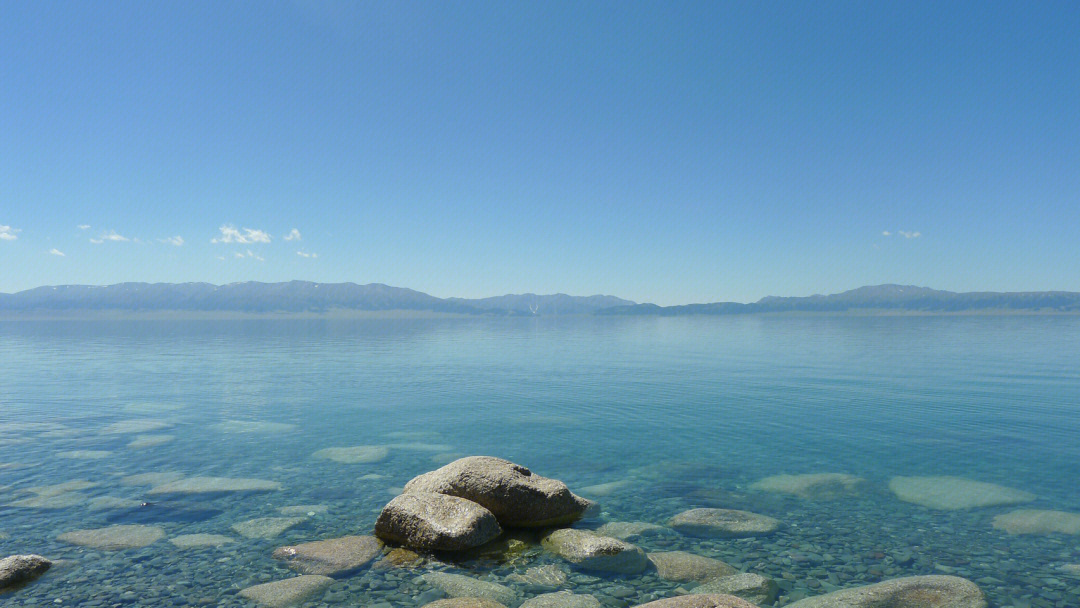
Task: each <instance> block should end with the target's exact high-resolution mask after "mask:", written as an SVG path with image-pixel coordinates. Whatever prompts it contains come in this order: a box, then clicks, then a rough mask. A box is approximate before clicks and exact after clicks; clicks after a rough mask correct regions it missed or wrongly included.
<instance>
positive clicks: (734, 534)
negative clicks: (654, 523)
mask: <svg viewBox="0 0 1080 608" xmlns="http://www.w3.org/2000/svg"><path fill="white" fill-rule="evenodd" d="M669 525H670V526H671V527H672V528H674V529H676V530H678V531H679V532H682V533H683V534H686V535H689V536H699V537H717V538H740V537H746V536H767V535H769V534H772V533H774V532H776V531H777V530H779V529H780V525H781V524H780V520H778V519H774V518H772V517H769V516H767V515H759V514H757V513H751V512H749V511H738V510H735V509H707V508H706V509H690V510H689V511H683V512H682V513H679V514H678V515H676V516H675V517H673V518H671V522H670V524H669Z"/></svg>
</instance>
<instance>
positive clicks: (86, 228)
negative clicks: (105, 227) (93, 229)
mask: <svg viewBox="0 0 1080 608" xmlns="http://www.w3.org/2000/svg"><path fill="white" fill-rule="evenodd" d="M76 228H78V229H79V230H89V229H90V224H79V225H78V226H76Z"/></svg>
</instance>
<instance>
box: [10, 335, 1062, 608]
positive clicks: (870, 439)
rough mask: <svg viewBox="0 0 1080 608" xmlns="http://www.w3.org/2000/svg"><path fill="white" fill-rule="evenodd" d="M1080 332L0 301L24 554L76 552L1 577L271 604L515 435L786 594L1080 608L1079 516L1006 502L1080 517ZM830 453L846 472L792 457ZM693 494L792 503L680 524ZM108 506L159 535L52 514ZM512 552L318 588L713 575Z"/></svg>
mask: <svg viewBox="0 0 1080 608" xmlns="http://www.w3.org/2000/svg"><path fill="white" fill-rule="evenodd" d="M1078 336H1080V319H1078V318H1076V317H888V318H874V317H866V318H770V317H741V318H740V317H728V318H674V319H670V318H669V319H648V318H643V319H618V318H600V319H592V318H538V319H453V320H419V319H413V320H398V321H386V320H370V321H369V320H363V321H318V320H316V321H244V322H235V321H233V322H206V321H197V322H195V321H192V322H164V321H161V322H155V321H146V322H54V323H50V322H24V323H14V322H0V361H2V362H3V364H2V365H0V504H2V505H14V506H3V507H0V554H3V555H7V554H11V553H27V552H36V553H41V554H44V555H46V556H49V557H50V558H53V559H59V560H65V561H62V562H61V563H60V565H59V566H57V567H56V568H55V570H54V571H52V572H50V573H49V574H47V575H46V577H45V578H43V579H41V580H40V581H39V582H37V583H35V584H33V585H30V586H28V587H27V588H25V589H22V590H20V591H18V592H17V593H12V594H5V595H4V596H2V600H3V601H4V602H5V603H10V604H11V605H15V606H19V605H44V604H46V603H52V602H55V600H61V601H62V603H65V604H69V605H79V606H84V605H85V606H111V605H114V604H117V603H123V604H125V605H146V606H151V605H153V606H160V605H179V606H186V605H199V604H209V605H225V606H233V605H237V606H239V605H248V603H247V600H244V599H243V598H241V597H239V596H238V595H237V591H238V590H239V589H241V588H244V587H248V586H250V585H253V584H258V583H263V582H268V581H273V580H279V579H282V578H286V577H289V576H291V575H292V573H291V571H289V570H288V569H287V568H285V566H284V565H283V564H282V563H281V562H279V561H277V560H274V559H272V558H271V556H270V554H271V552H272V551H273V549H274V548H275V547H278V546H281V545H286V544H294V543H298V542H306V541H309V540H318V539H322V538H331V537H334V536H342V535H346V534H358V533H359V534H365V533H369V532H370V530H371V528H372V525H373V523H374V520H375V517H376V515H377V514H378V512H379V510H380V508H381V507H382V505H383V504H385V502H386V501H387V500H389V499H390V498H391V497H392V495H393V492H395V491H396V489H397V488H400V487H401V486H402V485H404V483H405V482H406V481H408V479H410V478H411V477H413V476H414V475H417V474H419V473H422V472H425V471H428V470H431V469H433V468H436V467H438V466H440V465H441V464H444V463H446V462H449V461H450V460H453V459H454V458H457V457H459V456H462V455H468V454H491V455H498V456H502V457H504V458H508V459H511V460H514V461H516V462H520V463H522V464H525V465H527V466H529V467H531V468H532V469H533V470H535V471H537V472H539V473H541V474H544V475H547V476H551V477H557V478H560V479H562V480H564V481H566V482H567V483H568V484H569V485H570V486H571V488H574V489H576V490H578V491H579V493H582V494H584V495H587V496H591V497H593V498H596V499H597V500H599V501H600V502H601V507H602V508H601V511H600V513H599V514H598V515H597V517H596V518H594V519H590V520H587V521H583V522H581V523H580V524H579V526H580V527H586V528H596V527H599V526H601V525H603V524H605V523H608V522H612V521H619V522H643V523H644V524H652V525H660V526H662V527H661V528H660V529H658V530H657V529H654V528H649V527H647V526H646V528H641V529H647V530H648V532H646V533H644V534H638V535H635V536H633V542H635V543H637V544H639V545H640V546H642V547H643V548H645V549H646V550H647V551H671V550H681V551H688V552H693V553H696V554H699V555H705V556H709V557H714V558H718V559H722V560H724V561H726V562H728V563H729V564H731V565H732V566H734V567H735V568H737V569H739V570H742V571H749V572H757V573H760V574H763V575H766V576H769V577H771V578H773V579H775V580H776V581H777V582H778V583H779V584H780V589H781V590H780V595H781V602H785V601H790V600H791V599H796V598H799V597H804V596H808V595H816V594H820V593H824V592H826V591H829V590H832V589H836V588H841V587H849V586H854V585H859V584H865V583H868V582H876V581H880V580H884V579H888V578H893V577H897V576H906V575H912V574H940V573H954V574H958V575H960V576H964V577H967V578H969V579H971V580H974V581H976V582H978V584H979V585H980V586H981V587H982V588H983V589H984V590H985V591H986V592H987V593H988V595H989V596H990V598H991V601H992V603H993V605H995V606H1018V607H1020V606H1024V607H1030V606H1036V607H1051V608H1055V607H1061V608H1065V607H1066V606H1068V607H1073V608H1075V606H1078V605H1080V577H1078V575H1077V569H1075V568H1074V569H1071V570H1070V569H1069V568H1068V565H1070V564H1078V563H1080V544H1078V542H1077V537H1076V536H1072V535H1069V534H1063V533H1060V532H1058V533H1035V534H1010V533H1009V531H1010V530H1012V531H1013V532H1016V531H1018V530H1021V529H1023V528H1022V526H1021V528H1017V527H1016V526H1017V525H1021V524H1023V525H1028V528H1027V529H1023V530H1026V531H1031V529H1030V522H1028V523H1026V524H1025V523H1023V522H1021V524H1017V523H1016V521H1015V517H1014V518H1013V519H1008V518H1005V519H997V520H995V518H997V517H999V516H1003V515H1004V514H1007V513H1010V512H1013V511H1016V510H1017V509H1039V510H1047V509H1050V510H1059V511H1065V512H1071V513H1080V490H1078V489H1077V487H1076V484H1075V480H1076V479H1077V478H1078V477H1080V441H1077V440H1076V437H1078V436H1080V433H1078V431H1080V416H1077V415H1076V414H1075V408H1076V406H1077V403H1078V402H1080V369H1078V368H1077V366H1076V361H1080V340H1077V337H1078ZM327 448H355V449H348V450H331V451H326V449H327ZM316 452H320V456H318V457H315V456H313V455H314V454H315V453H316ZM823 473H841V474H844V476H839V477H824V478H823V477H820V476H819V477H817V478H807V477H784V478H775V477H773V476H776V475H781V474H789V475H802V474H823ZM929 476H934V477H940V476H951V477H954V478H962V479H963V480H971V481H978V482H984V483H985V484H996V486H995V487H1000V488H1001V490H1000V492H1004V494H1000V493H995V492H999V491H998V490H993V489H992V487H991V486H966V485H964V484H965V483H966V482H963V481H956V480H950V479H948V478H946V479H945V480H940V479H939V480H937V482H935V481H934V480H925V479H921V478H924V477H929ZM766 478H772V479H770V480H767V481H765V482H762V481H761V480H763V479H766ZM894 478H920V479H916V481H914V482H907V485H906V486H905V485H904V483H905V482H904V481H903V479H901V480H900V481H898V480H897V479H894ZM853 480H855V481H853ZM815 483H816V484H818V485H817V486H815V485H814V484H815ZM822 484H823V485H822ZM920 484H921V485H920ZM913 488H914V489H913ZM988 488H990V489H988ZM973 496H974V497H976V498H974V499H973V498H972V497H973ZM1009 496H1011V497H1012V498H1013V499H1017V498H1023V499H1024V500H1011V501H1010V500H1004V498H1003V497H1009ZM986 497H989V498H986ZM995 497H997V499H1001V500H997V499H995ZM902 498H903V500H902ZM984 498H985V499H986V500H988V501H989V502H988V503H986V504H982V503H979V501H980V500H983V499H984ZM973 500H974V502H975V503H976V504H971V503H972V501H973ZM995 500H997V502H995ZM1009 503H1012V504H1009ZM695 507H720V508H734V509H744V510H748V511H752V512H755V513H760V514H764V515H769V516H771V517H775V518H777V519H779V520H781V521H782V522H783V523H784V527H783V528H782V529H781V530H780V531H779V532H777V533H776V534H773V535H771V536H764V537H755V538H744V539H737V540H725V539H715V538H704V539H703V538H696V537H691V536H686V535H683V534H680V533H678V532H675V531H673V530H671V529H670V528H668V527H666V524H667V522H668V521H669V520H670V519H671V517H672V516H674V515H676V514H677V513H680V512H682V511H685V510H687V509H690V508H695ZM1062 521H1063V522H1066V523H1067V520H1062ZM995 522H996V523H995ZM113 524H118V525H139V526H146V527H149V528H154V529H159V530H160V531H161V533H162V536H161V538H152V537H153V536H154V533H151V534H150V536H139V535H138V534H135V533H134V532H131V533H129V534H128V536H127V537H124V538H122V539H119V540H117V539H103V538H97V537H95V538H91V539H89V540H87V541H86V542H84V543H81V544H73V543H72V542H70V540H71V538H73V537H71V536H65V538H66V539H68V541H69V542H64V541H63V540H60V539H58V538H57V537H58V536H60V535H68V534H70V533H72V532H75V531H78V530H85V529H98V528H104V527H105V526H109V525H113ZM995 525H997V527H995ZM1060 525H1062V526H1064V525H1065V523H1062V524H1060ZM1009 526H1012V527H1011V528H1010V527H1009ZM1051 528H1053V526H1051ZM609 529H613V528H609ZM131 530H134V529H131ZM140 530H143V531H144V532H145V528H142V529H140ZM1061 530H1062V531H1068V528H1067V526H1065V527H1064V528H1061ZM1036 531H1037V532H1045V530H1041V531H1040V530H1036ZM147 541H148V542H147ZM108 542H112V543H114V544H116V543H119V544H120V545H124V546H126V547H129V548H124V549H121V550H116V551H102V550H100V549H99V548H94V546H98V547H100V546H102V543H105V544H107V543H108ZM95 543H97V544H96V545H95ZM125 543H127V544H126V545H125ZM144 543H145V544H144ZM87 545H89V546H87ZM497 557H499V558H498V559H496V558H493V557H492V555H470V556H469V557H468V559H458V560H454V561H453V562H452V563H447V562H429V563H428V564H427V566H425V567H422V568H421V569H419V570H409V569H403V568H395V567H385V568H384V567H374V568H366V569H364V570H361V571H359V572H357V573H355V574H354V575H352V576H347V577H343V578H340V579H338V580H336V582H335V583H334V584H333V585H332V586H331V587H330V588H329V589H328V590H327V591H326V593H325V594H324V595H322V596H319V598H316V599H315V600H313V602H315V604H316V605H318V604H319V603H320V602H324V603H327V604H333V603H338V602H345V604H343V605H375V604H384V603H388V604H389V605H392V606H398V605H401V606H419V605H422V604H423V603H426V602H428V601H431V600H432V599H435V598H438V597H442V593H441V592H440V591H438V590H435V589H433V588H432V586H431V585H430V584H429V582H427V581H425V580H423V579H419V578H418V576H419V575H420V574H423V573H424V572H428V571H431V570H446V571H448V572H456V573H468V574H470V575H472V576H476V577H481V578H484V579H485V580H488V581H492V582H497V583H500V584H503V585H506V586H507V587H509V588H510V589H511V590H513V593H514V598H515V599H514V601H513V602H511V603H519V602H521V601H522V600H524V599H527V598H528V597H532V596H534V595H536V594H537V593H540V592H543V588H542V587H543V586H539V587H538V586H537V585H535V584H533V583H529V582H527V581H526V579H525V578H522V577H523V576H524V573H525V571H526V570H527V569H529V568H533V567H537V566H548V565H550V566H554V567H556V568H558V569H562V570H564V571H565V573H566V574H567V578H566V580H565V582H564V583H561V584H560V585H559V586H558V588H564V589H571V590H573V591H574V592H578V593H590V594H593V595H595V596H596V597H597V598H599V599H600V600H601V602H602V603H603V604H605V605H607V606H612V607H621V606H631V605H634V604H637V603H640V602H643V601H647V600H650V599H655V598H658V597H667V596H670V595H674V594H675V593H677V590H678V589H680V588H682V589H689V588H690V587H692V585H693V584H692V583H680V582H677V581H667V580H664V579H662V578H660V577H659V576H657V574H656V573H655V572H651V573H646V574H645V575H634V576H605V575H601V574H597V573H595V572H585V571H579V570H574V569H573V568H571V567H570V566H569V564H567V563H565V562H563V561H561V560H560V559H559V558H558V557H556V556H553V555H551V554H549V553H546V552H544V551H542V550H540V549H539V548H537V547H530V548H528V549H527V550H524V551H523V552H520V553H519V554H518V553H515V555H514V556H513V559H508V558H506V556H505V555H502V556H497ZM443 559H446V558H445V556H443ZM425 568H426V569H425ZM526 578H527V577H526ZM384 608H385V606H384Z"/></svg>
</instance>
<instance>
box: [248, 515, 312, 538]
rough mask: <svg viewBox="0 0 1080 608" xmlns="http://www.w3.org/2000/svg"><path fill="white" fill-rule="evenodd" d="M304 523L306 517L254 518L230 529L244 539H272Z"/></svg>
mask: <svg viewBox="0 0 1080 608" xmlns="http://www.w3.org/2000/svg"><path fill="white" fill-rule="evenodd" d="M305 521H307V518H306V517H256V518H255V519H249V520H247V521H242V522H240V523H236V524H233V525H232V526H230V527H231V528H232V529H233V530H235V531H236V533H237V534H239V535H240V536H243V537H244V538H274V537H275V536H278V535H279V534H281V533H282V532H284V531H285V530H288V529H289V528H291V527H293V526H296V525H299V524H301V523H303V522H305Z"/></svg>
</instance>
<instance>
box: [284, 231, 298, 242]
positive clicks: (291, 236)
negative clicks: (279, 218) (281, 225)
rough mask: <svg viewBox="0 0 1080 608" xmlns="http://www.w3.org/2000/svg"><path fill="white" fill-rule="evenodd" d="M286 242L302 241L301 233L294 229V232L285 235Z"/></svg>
mask: <svg viewBox="0 0 1080 608" xmlns="http://www.w3.org/2000/svg"><path fill="white" fill-rule="evenodd" d="M285 240H286V241H299V240H300V231H299V230H297V229H296V228H293V229H292V230H290V231H289V234H286V235H285Z"/></svg>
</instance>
